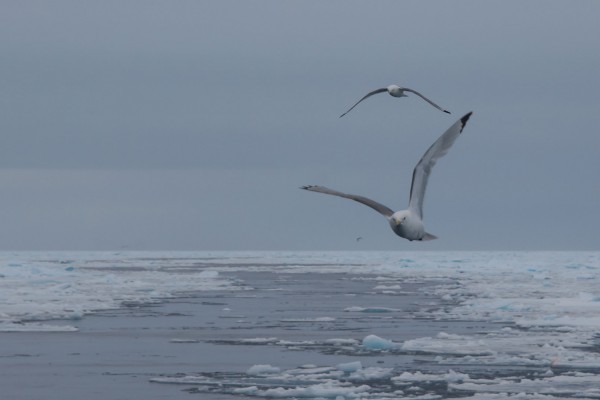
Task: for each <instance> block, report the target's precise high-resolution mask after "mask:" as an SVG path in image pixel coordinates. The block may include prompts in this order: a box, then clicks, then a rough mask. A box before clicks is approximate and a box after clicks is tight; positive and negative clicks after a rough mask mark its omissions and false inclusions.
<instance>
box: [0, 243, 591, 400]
mask: <svg viewBox="0 0 600 400" xmlns="http://www.w3.org/2000/svg"><path fill="white" fill-rule="evenodd" d="M599 275H600V253H599V252H124V253H109V252H95V253H84V252H50V253H41V252H29V253H25V252H22V253H8V252H5V253H2V254H1V262H0V331H1V332H0V335H2V340H1V341H0V368H1V369H2V374H0V387H1V388H2V393H3V397H2V398H5V397H4V396H7V397H6V398H10V399H33V398H44V399H64V398H86V399H88V400H93V399H131V398H143V399H164V398H169V399H194V398H198V399H209V400H210V399H238V398H240V399H242V398H284V399H285V398H289V399H300V398H301V399H336V400H342V399H403V398H411V399H444V398H468V399H504V398H519V399H558V398H577V399H598V398H600V353H599V351H600V287H599V285H598V279H599V277H600V276H599Z"/></svg>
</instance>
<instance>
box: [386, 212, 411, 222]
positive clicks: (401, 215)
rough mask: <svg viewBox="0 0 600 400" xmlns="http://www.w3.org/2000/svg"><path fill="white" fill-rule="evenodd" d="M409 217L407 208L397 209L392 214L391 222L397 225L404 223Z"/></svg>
mask: <svg viewBox="0 0 600 400" xmlns="http://www.w3.org/2000/svg"><path fill="white" fill-rule="evenodd" d="M407 217H408V212H407V211H406V210H404V211H397V212H395V213H394V214H393V215H392V216H391V218H390V222H391V223H392V224H393V225H396V226H398V225H402V224H403V223H404V222H405V221H406V218H407Z"/></svg>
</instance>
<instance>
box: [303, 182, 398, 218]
mask: <svg viewBox="0 0 600 400" xmlns="http://www.w3.org/2000/svg"><path fill="white" fill-rule="evenodd" d="M300 189H304V190H310V191H311V192H319V193H325V194H330V195H333V196H339V197H344V198H346V199H350V200H354V201H357V202H359V203H362V204H364V205H366V206H369V207H371V208H372V209H373V210H375V211H377V212H378V213H380V214H383V215H384V216H386V217H391V216H392V214H393V213H394V211H392V210H390V209H389V208H388V207H386V206H384V205H383V204H380V203H378V202H376V201H374V200H371V199H369V198H366V197H363V196H357V195H354V194H346V193H342V192H338V191H337V190H333V189H329V188H327V187H325V186H316V185H307V186H302V187H301V188H300Z"/></svg>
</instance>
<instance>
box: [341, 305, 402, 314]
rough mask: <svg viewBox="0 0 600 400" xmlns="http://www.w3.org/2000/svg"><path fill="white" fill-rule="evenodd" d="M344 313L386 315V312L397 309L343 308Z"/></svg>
mask: <svg viewBox="0 0 600 400" xmlns="http://www.w3.org/2000/svg"><path fill="white" fill-rule="evenodd" d="M344 311H346V312H363V313H388V312H395V311H398V309H396V308H389V307H358V306H354V307H348V308H345V309H344Z"/></svg>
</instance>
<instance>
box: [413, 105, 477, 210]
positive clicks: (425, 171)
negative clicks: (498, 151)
mask: <svg viewBox="0 0 600 400" xmlns="http://www.w3.org/2000/svg"><path fill="white" fill-rule="evenodd" d="M471 114H472V112H470V113H468V114H466V115H465V116H464V117H462V118H461V119H459V120H458V121H456V123H454V125H452V126H451V127H450V128H448V130H446V132H444V133H443V134H442V136H440V137H439V138H438V140H436V141H435V142H434V143H433V144H432V145H431V146H430V147H429V149H427V151H426V152H425V154H424V155H423V157H421V160H420V161H419V162H418V163H417V166H416V167H415V169H414V170H413V177H412V186H411V188H410V202H409V206H408V207H409V208H410V209H411V210H413V211H414V212H415V213H416V214H417V215H418V216H419V217H420V218H423V198H424V197H425V189H426V188H427V181H428V179H429V174H430V173H431V169H432V168H433V166H434V165H435V163H436V162H437V160H438V159H440V158H442V157H443V156H444V155H445V154H446V153H448V150H450V147H452V145H453V144H454V141H455V140H456V138H457V137H458V136H459V135H460V133H461V132H462V130H463V128H464V127H465V125H466V124H467V121H468V120H469V117H471Z"/></svg>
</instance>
